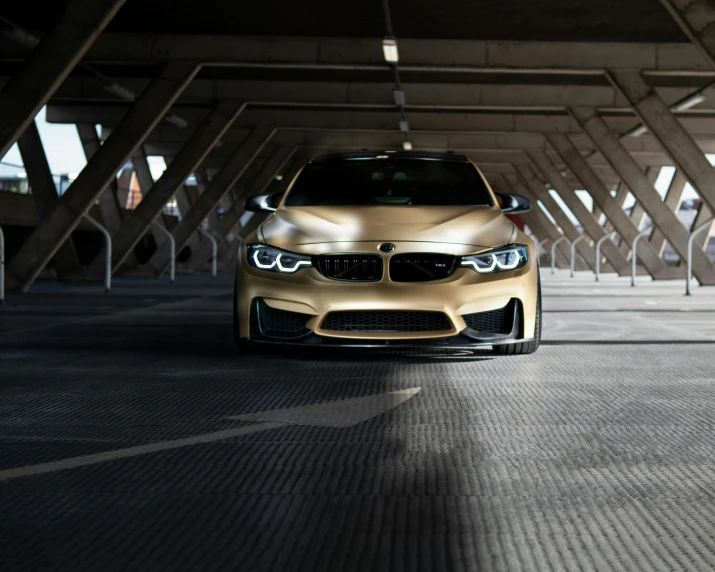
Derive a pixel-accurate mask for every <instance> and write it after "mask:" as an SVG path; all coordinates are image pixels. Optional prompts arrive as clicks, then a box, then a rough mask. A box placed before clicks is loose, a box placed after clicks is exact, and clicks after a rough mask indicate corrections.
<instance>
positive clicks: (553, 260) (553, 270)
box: [551, 234, 568, 274]
mask: <svg viewBox="0 0 715 572" xmlns="http://www.w3.org/2000/svg"><path fill="white" fill-rule="evenodd" d="M562 240H565V241H566V242H568V239H567V238H566V235H565V234H564V235H561V236H560V237H559V238H557V239H556V240H555V241H554V243H553V244H552V245H551V274H556V245H558V243H559V242H561V241H562Z"/></svg>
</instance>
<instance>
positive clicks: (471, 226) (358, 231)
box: [261, 206, 515, 249]
mask: <svg viewBox="0 0 715 572" xmlns="http://www.w3.org/2000/svg"><path fill="white" fill-rule="evenodd" d="M514 228H515V227H514V224H513V223H512V222H511V221H509V219H507V218H506V217H505V216H504V215H503V214H502V212H501V210H500V209H499V208H497V207H491V208H489V207H463V206H459V207H426V206H425V207H414V206H409V207H403V206H384V207H383V206H377V207H375V206H368V207H289V208H280V209H278V210H277V211H276V212H275V213H273V216H271V217H270V218H269V219H268V220H267V221H266V222H265V223H264V224H263V226H262V227H261V236H262V238H263V240H264V242H265V243H266V244H270V245H273V246H277V247H279V248H286V249H290V248H295V247H298V246H304V245H311V244H325V243H334V242H343V243H344V242H373V241H380V242H382V241H385V242H387V241H389V242H401V241H404V242H434V243H449V244H463V245H470V246H476V247H485V248H488V247H493V246H500V245H503V244H507V243H508V242H509V240H510V239H511V237H512V235H513V233H514Z"/></svg>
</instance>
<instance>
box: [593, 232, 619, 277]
mask: <svg viewBox="0 0 715 572" xmlns="http://www.w3.org/2000/svg"><path fill="white" fill-rule="evenodd" d="M614 234H615V233H614V232H609V233H606V234H604V235H603V236H602V237H601V238H599V239H598V240H597V241H596V282H598V280H599V276H600V275H601V245H602V244H603V243H604V242H606V241H607V240H608V239H609V238H611V237H612V236H613V235H614Z"/></svg>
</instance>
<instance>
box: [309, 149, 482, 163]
mask: <svg viewBox="0 0 715 572" xmlns="http://www.w3.org/2000/svg"><path fill="white" fill-rule="evenodd" d="M385 155H389V157H390V159H414V160H418V161H419V160H423V161H425V160H426V161H450V162H455V163H468V162H469V159H467V157H465V156H464V155H457V154H455V153H429V152H423V151H391V150H387V151H385V150H382V149H378V150H374V151H372V150H364V151H354V152H350V153H332V154H330V155H320V156H318V157H315V158H313V160H312V161H311V163H332V162H339V161H350V160H355V159H376V158H377V157H378V156H380V157H381V158H384V156H385Z"/></svg>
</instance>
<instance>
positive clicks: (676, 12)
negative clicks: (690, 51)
mask: <svg viewBox="0 0 715 572" xmlns="http://www.w3.org/2000/svg"><path fill="white" fill-rule="evenodd" d="M660 3H661V4H662V5H663V7H664V8H665V9H666V10H667V11H668V12H669V13H670V15H671V16H672V17H673V19H674V20H675V21H676V23H677V24H678V26H680V29H681V30H682V31H683V32H684V33H685V35H686V36H687V37H688V39H689V40H690V41H691V43H692V44H693V47H695V48H696V49H697V50H698V52H699V53H700V55H701V56H702V58H703V60H704V61H706V62H707V63H708V64H709V65H710V67H711V68H713V69H715V38H713V35H712V24H713V22H715V7H713V5H712V3H711V2H709V1H708V0H685V1H684V0H660Z"/></svg>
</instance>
